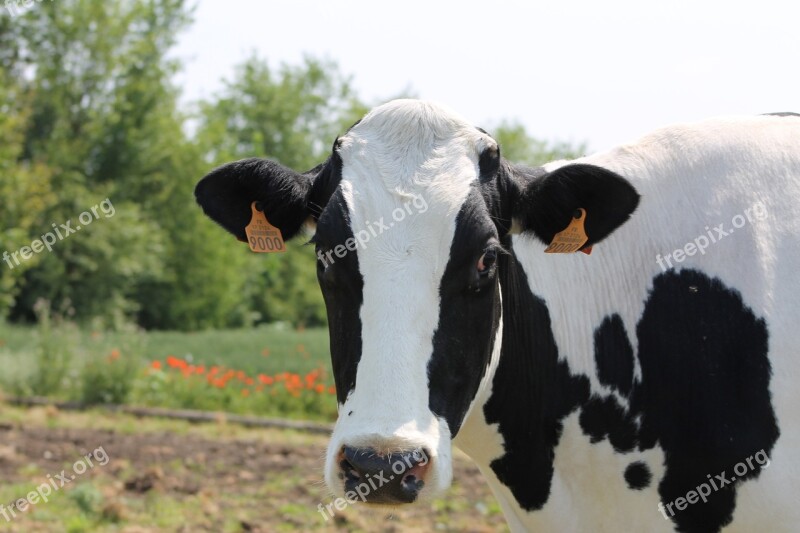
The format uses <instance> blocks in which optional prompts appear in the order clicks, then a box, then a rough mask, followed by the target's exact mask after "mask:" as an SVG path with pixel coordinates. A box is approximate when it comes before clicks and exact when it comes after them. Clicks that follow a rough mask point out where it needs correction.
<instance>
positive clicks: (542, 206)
mask: <svg viewBox="0 0 800 533" xmlns="http://www.w3.org/2000/svg"><path fill="white" fill-rule="evenodd" d="M638 205H639V194H638V193H637V192H636V189H634V188H633V186H631V184H630V183H628V181H627V180H626V179H625V178H623V177H622V176H620V175H618V174H615V173H614V172H611V171H610V170H606V169H604V168H601V167H597V166H594V165H584V164H575V165H566V166H563V167H561V168H559V169H556V170H554V171H553V172H549V173H547V174H545V175H543V176H541V177H537V178H535V179H533V180H531V181H530V182H529V183H528V184H527V185H526V186H525V188H524V189H523V191H522V196H521V198H520V199H519V200H518V201H517V202H516V205H515V209H514V212H513V217H514V218H515V219H518V220H520V222H521V224H522V229H523V231H531V232H533V234H534V235H536V237H537V238H538V239H539V240H540V241H542V242H543V243H545V244H549V243H550V241H552V240H553V236H554V235H555V234H556V233H558V232H560V231H562V230H564V229H565V228H566V227H567V226H568V225H569V223H570V221H571V220H572V217H573V216H574V214H575V211H576V210H577V209H578V208H579V207H582V208H584V209H585V210H586V220H585V222H584V228H585V230H586V235H587V236H588V237H589V240H588V241H587V243H586V246H591V245H593V244H595V243H597V242H600V241H601V240H603V239H605V238H606V237H607V236H608V235H609V234H610V233H611V232H613V231H614V230H615V229H617V228H618V227H619V226H620V225H622V224H623V223H624V222H625V221H626V220H628V217H630V216H631V214H632V213H633V212H634V210H635V209H636V207H637V206H638Z"/></svg>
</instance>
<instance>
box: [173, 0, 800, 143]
mask: <svg viewBox="0 0 800 533" xmlns="http://www.w3.org/2000/svg"><path fill="white" fill-rule="evenodd" d="M740 6H741V7H740ZM195 15H196V16H195V23H194V25H193V26H192V28H191V29H190V30H189V31H188V32H187V33H185V34H183V35H182V37H181V39H180V41H179V46H178V50H177V52H178V55H179V57H181V58H182V59H184V61H185V63H186V66H185V70H184V72H183V74H182V75H181V76H180V77H179V78H178V83H179V84H180V86H181V87H182V89H183V91H184V96H185V98H186V99H187V100H193V99H197V98H200V97H205V96H210V95H212V94H214V93H215V92H216V91H217V90H219V88H220V80H221V79H222V78H230V77H231V75H232V73H233V67H234V65H236V64H238V63H240V62H241V61H242V60H243V59H245V58H246V57H247V56H248V55H249V54H250V53H251V52H252V51H257V52H258V53H259V54H260V55H261V56H263V57H266V58H268V59H269V61H270V62H271V64H272V65H273V66H275V65H278V64H280V63H281V62H288V63H298V62H299V61H301V59H302V57H303V54H310V55H312V56H316V57H324V58H329V59H333V60H335V61H336V62H337V63H338V64H339V66H340V68H341V70H342V72H343V73H345V74H347V75H351V76H352V79H353V84H354V86H355V88H356V89H357V91H358V93H359V95H360V96H361V97H362V98H363V99H364V100H366V101H368V102H370V103H372V102H376V101H380V100H383V99H386V98H389V97H391V96H393V95H396V94H398V93H400V92H402V91H404V90H407V89H411V90H412V91H413V92H415V93H416V94H417V95H418V96H419V97H420V98H424V99H430V100H436V101H439V102H442V103H445V104H447V105H449V106H450V107H452V108H453V109H455V110H456V111H458V112H459V113H461V114H462V115H464V116H465V117H466V118H467V119H469V120H470V121H472V122H473V123H475V124H476V125H481V126H484V127H488V128H491V126H492V125H494V124H497V123H498V122H499V121H500V120H501V119H503V118H507V119H518V120H519V121H520V122H522V123H523V124H524V125H525V127H526V128H527V129H528V131H529V132H530V133H531V134H533V135H534V136H536V137H539V138H542V139H548V140H567V141H575V142H578V141H587V142H588V144H589V147H590V150H591V151H594V150H600V149H605V148H609V147H612V146H614V145H616V144H618V143H621V142H625V141H630V140H634V139H635V138H637V137H638V136H640V135H642V134H644V133H646V132H648V131H649V130H651V129H654V128H656V127H659V126H662V125H665V124H668V123H671V122H679V121H684V120H694V119H700V118H704V117H708V116H713V115H720V114H737V113H738V114H742V113H743V114H755V113H764V112H771V111H789V110H791V111H798V112H800V3H798V2H796V1H795V0H783V1H775V0H766V1H765V0H758V1H750V2H741V1H738V0H728V1H726V2H721V1H709V2H706V1H703V0H695V1H683V0H681V1H670V2H664V1H658V2H652V1H647V0H637V1H615V0H606V1H602V0H594V1H580V0H550V1H541V0H528V1H522V0H496V1H489V0H484V1H481V2H473V1H460V2H456V1H437V0H425V1H418V0H403V1H393V2H386V1H379V0H372V1H362V0H358V1H354V0H336V1H331V0H321V1H316V0H286V1H281V2H278V1H272V0H266V1H265V0H260V1H259V0H199V1H198V7H197V10H196V14H195Z"/></svg>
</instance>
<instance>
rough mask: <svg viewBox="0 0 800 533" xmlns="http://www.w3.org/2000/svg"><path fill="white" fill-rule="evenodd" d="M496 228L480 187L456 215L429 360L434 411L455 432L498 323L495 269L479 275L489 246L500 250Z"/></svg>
mask: <svg viewBox="0 0 800 533" xmlns="http://www.w3.org/2000/svg"><path fill="white" fill-rule="evenodd" d="M499 245H500V242H499V240H498V239H497V231H496V229H495V227H494V224H492V221H491V219H490V218H489V216H488V213H487V211H486V206H485V204H484V200H483V197H482V196H481V195H480V193H479V191H478V190H477V189H473V191H472V192H471V193H470V194H469V196H468V197H467V200H466V202H465V203H464V205H463V206H462V207H461V211H460V212H459V214H458V217H457V218H456V232H455V236H454V238H453V242H452V244H451V246H450V259H449V261H448V262H447V267H446V268H445V272H444V275H443V276H442V281H441V285H440V288H439V295H440V297H441V304H440V306H439V327H438V328H437V329H436V332H435V334H434V337H433V354H432V356H431V359H430V362H429V363H428V384H429V386H428V388H429V400H428V403H429V405H430V409H431V411H432V412H433V413H435V414H436V415H438V416H442V417H444V419H445V420H447V424H448V427H449V428H450V434H451V435H452V436H455V435H456V434H457V433H458V430H459V429H460V427H461V423H462V422H463V421H464V416H465V415H466V413H467V409H468V408H469V405H470V403H471V402H472V400H473V399H474V397H475V394H476V392H477V390H478V385H480V381H481V379H482V378H483V375H484V374H485V372H486V367H487V365H488V364H489V361H490V359H491V353H492V347H493V345H494V332H495V331H497V327H498V323H499V321H500V312H501V309H500V294H499V290H498V283H497V268H496V267H495V268H493V269H490V270H491V271H490V272H488V273H487V275H485V276H479V275H478V272H477V263H478V259H479V258H480V256H481V254H482V253H483V252H484V251H485V250H486V249H487V247H493V248H497V247H499Z"/></svg>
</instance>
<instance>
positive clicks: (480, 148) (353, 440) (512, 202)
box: [196, 100, 638, 503]
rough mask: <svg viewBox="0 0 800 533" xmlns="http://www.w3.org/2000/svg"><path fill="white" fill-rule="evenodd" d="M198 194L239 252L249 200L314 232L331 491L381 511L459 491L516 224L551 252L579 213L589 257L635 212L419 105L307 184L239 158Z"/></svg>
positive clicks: (338, 154) (610, 183)
mask: <svg viewBox="0 0 800 533" xmlns="http://www.w3.org/2000/svg"><path fill="white" fill-rule="evenodd" d="M196 197H197V201H198V203H199V204H200V205H201V206H202V208H203V210H204V211H205V213H206V214H207V215H208V216H209V217H211V218H212V219H214V220H215V221H216V222H218V223H219V224H220V225H222V226H223V227H224V228H225V229H227V230H228V231H230V232H231V233H233V234H234V235H236V236H237V237H239V238H240V239H244V238H245V231H244V228H245V226H246V225H247V223H248V221H249V219H250V214H251V210H250V205H251V203H252V202H253V201H257V202H259V203H260V207H261V208H262V209H263V211H264V213H265V215H266V217H267V219H268V220H269V221H270V222H271V223H272V224H273V225H275V226H277V227H278V228H280V230H281V232H282V233H283V235H284V237H285V238H287V239H288V238H291V237H293V236H295V235H296V234H297V233H298V232H299V231H300V229H301V227H302V226H303V225H304V223H310V224H311V226H312V227H314V228H315V233H314V236H313V238H312V242H313V243H314V244H315V246H316V254H317V276H318V279H319V284H320V287H321V289H322V293H323V295H324V298H325V303H326V306H327V312H328V320H329V325H330V340H331V343H330V344H331V358H332V364H333V372H334V376H335V380H336V389H337V394H338V402H339V419H338V421H337V423H336V427H335V429H334V432H333V435H332V437H331V441H330V445H329V448H328V454H327V463H326V471H325V480H326V482H327V484H328V486H329V487H330V488H331V489H332V490H333V491H334V492H335V493H337V494H344V493H345V492H346V491H353V492H354V493H358V495H359V496H361V497H362V499H365V500H366V501H368V502H372V503H407V502H412V501H415V500H416V499H417V498H418V497H420V496H425V495H427V494H435V493H436V492H438V491H440V490H442V489H444V488H446V487H447V486H448V485H449V483H450V480H451V459H450V458H451V440H452V439H453V438H454V437H455V435H456V434H457V433H458V431H459V429H460V427H461V426H462V423H463V422H464V420H465V417H467V416H468V413H469V412H470V409H471V406H472V405H473V403H474V400H475V398H476V395H477V394H478V392H479V389H481V388H482V387H485V386H486V383H487V381H488V380H489V379H490V377H491V376H490V373H491V368H492V363H493V360H495V359H496V357H497V354H498V353H499V343H500V340H499V333H500V330H501V318H502V317H501V316H500V315H501V306H500V298H501V290H500V284H499V282H498V270H499V269H500V268H503V267H502V265H503V264H504V263H503V260H502V259H503V258H502V256H503V254H506V253H509V249H510V246H511V241H510V238H509V234H510V233H511V232H512V227H513V228H514V230H513V231H519V232H523V233H529V234H530V235H532V236H535V237H536V238H538V239H540V240H542V241H544V242H549V241H550V240H551V239H552V238H553V235H554V234H555V233H557V232H559V231H561V230H563V229H564V228H565V227H566V226H567V225H568V223H569V221H570V220H571V218H572V216H573V214H574V213H575V211H576V209H577V208H579V207H582V208H585V209H586V210H587V212H588V213H589V215H588V216H587V218H586V232H587V235H588V236H589V239H590V240H589V242H587V246H588V245H591V244H593V243H595V242H597V241H599V240H601V239H603V238H604V237H606V236H607V235H608V234H609V233H610V232H611V231H613V230H614V229H615V228H616V227H618V226H619V225H620V224H622V223H623V222H624V221H625V220H626V219H627V218H628V216H629V215H630V214H631V212H632V211H633V210H634V209H635V207H636V205H637V202H638V195H637V194H636V192H635V191H634V190H633V188H632V187H631V186H630V185H629V184H628V183H627V182H626V181H625V180H624V179H622V178H621V177H619V176H617V175H616V174H613V173H611V172H609V171H607V170H603V169H600V168H597V167H592V166H589V165H567V166H563V167H561V168H559V169H557V170H554V171H552V172H546V171H545V170H542V169H524V168H521V167H514V166H512V165H510V164H508V163H507V162H505V161H504V160H502V159H501V157H500V149H499V147H498V144H497V142H496V141H495V140H494V139H493V138H492V137H491V136H489V135H488V134H487V133H485V132H484V131H482V130H480V129H477V128H475V127H473V126H471V125H470V124H468V123H467V122H465V121H464V120H463V119H461V118H460V117H459V116H458V115H456V114H454V113H452V112H451V111H449V110H447V109H445V108H442V107H440V106H438V105H433V104H430V103H424V102H418V101H413V100H397V101H393V102H390V103H388V104H385V105H383V106H380V107H378V108H376V109H374V110H373V111H371V112H370V113H369V114H367V115H366V116H365V117H364V118H363V119H362V120H361V121H360V122H359V123H357V124H356V125H355V126H353V127H352V128H351V129H350V130H349V131H348V132H347V133H345V134H344V135H342V136H341V137H339V138H338V139H337V140H336V142H335V144H334V146H333V150H332V154H331V156H330V157H329V158H328V160H327V161H326V162H324V163H323V164H321V165H319V166H317V167H316V168H314V169H312V170H310V171H308V172H306V173H304V174H300V173H297V172H295V171H293V170H290V169H287V168H285V167H283V166H281V165H279V164H277V163H275V162H272V161H267V160H260V159H248V160H243V161H237V162H234V163H230V164H227V165H224V166H222V167H220V168H217V169H216V170H214V171H212V172H211V173H210V174H208V175H207V176H206V177H204V178H203V179H202V181H200V183H199V184H198V185H197V189H196ZM365 487H366V488H365ZM362 492H366V494H362Z"/></svg>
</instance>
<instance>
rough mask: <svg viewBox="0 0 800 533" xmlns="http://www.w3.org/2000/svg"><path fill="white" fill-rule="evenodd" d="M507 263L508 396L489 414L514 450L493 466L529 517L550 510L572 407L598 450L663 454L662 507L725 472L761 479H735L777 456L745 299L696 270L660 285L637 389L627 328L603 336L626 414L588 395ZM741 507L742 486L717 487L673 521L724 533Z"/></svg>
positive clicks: (632, 483)
mask: <svg viewBox="0 0 800 533" xmlns="http://www.w3.org/2000/svg"><path fill="white" fill-rule="evenodd" d="M503 259H504V263H505V264H503V265H501V275H500V280H501V284H502V287H503V316H504V333H503V348H502V356H501V359H500V362H499V365H498V368H497V373H496V375H495V378H494V383H493V390H495V391H502V392H500V393H499V394H494V395H493V396H492V397H491V398H490V400H489V401H488V402H487V404H486V407H485V412H484V414H485V417H486V421H487V423H489V424H492V423H496V422H499V430H500V432H501V434H502V435H503V438H504V441H505V452H506V453H505V454H504V455H503V457H501V458H499V459H496V460H495V461H493V462H492V463H491V465H490V466H491V468H492V470H494V472H495V474H496V475H497V477H498V479H499V480H500V481H501V482H502V483H503V484H504V485H506V486H507V487H508V488H509V489H510V490H511V492H512V494H513V495H514V497H515V499H516V500H517V502H518V503H519V505H520V506H521V507H522V508H523V509H525V510H528V511H531V510H535V509H540V508H541V507H542V506H543V505H544V504H545V503H546V502H547V499H548V497H549V494H550V483H551V480H552V476H553V453H554V450H555V448H556V446H557V445H558V440H559V438H560V435H561V431H562V420H563V419H564V417H566V416H567V415H569V413H570V412H572V411H573V410H575V409H580V416H579V422H580V425H581V429H582V431H583V432H584V433H585V434H586V435H587V436H588V437H589V438H590V441H591V442H592V443H598V442H601V441H603V440H605V439H608V440H609V443H610V444H611V445H612V446H613V447H614V450H615V451H616V452H617V453H628V452H632V451H635V450H637V449H638V450H639V451H644V450H647V449H650V448H653V447H655V446H660V447H661V448H662V449H663V450H664V455H665V474H664V477H663V479H662V480H661V482H660V483H659V487H658V491H659V495H660V499H661V501H662V502H663V503H664V504H665V505H666V504H669V503H672V502H674V501H675V500H676V499H677V498H679V497H685V496H686V494H687V493H688V492H689V491H691V490H695V489H696V488H697V487H698V486H699V485H700V484H702V483H708V482H709V480H708V476H709V475H710V476H711V478H712V479H713V478H714V476H715V475H717V474H720V473H722V472H725V473H727V475H728V479H730V477H731V476H734V477H736V478H737V481H744V480H747V479H751V478H755V477H757V476H758V475H759V473H760V469H761V467H759V466H757V463H755V462H754V463H753V464H754V465H756V468H755V469H753V470H750V469H748V472H747V474H745V475H744V476H742V477H741V478H739V477H738V476H735V474H734V473H733V468H734V466H735V465H736V464H737V463H740V462H744V461H745V460H746V459H747V458H749V457H752V456H754V455H755V454H756V453H757V452H759V451H760V450H764V452H765V453H766V454H767V455H769V454H770V452H771V450H772V448H773V446H774V444H775V442H776V440H777V438H778V435H779V431H778V427H777V421H776V419H775V414H774V411H773V409H772V404H771V401H770V394H769V379H770V375H771V371H770V364H769V360H768V358H767V354H768V342H767V340H768V335H767V328H766V324H765V322H764V320H763V319H758V318H756V316H755V315H754V314H753V312H752V311H751V310H750V309H748V308H747V307H745V305H744V303H743V302H742V299H741V296H740V295H739V293H738V292H736V291H734V290H732V289H730V288H728V287H726V286H725V285H724V284H722V283H721V282H720V281H719V280H717V279H712V278H709V277H708V276H706V275H705V274H703V273H700V272H697V271H692V270H683V271H681V272H680V273H676V272H675V271H668V272H666V273H664V274H660V275H659V276H657V277H656V278H655V279H654V283H653V289H652V291H651V292H650V294H649V296H648V300H647V302H646V305H645V310H644V312H643V314H642V317H641V319H640V321H639V323H638V324H637V328H636V334H637V337H638V346H639V353H638V357H639V363H640V365H641V372H642V380H641V381H640V382H635V383H633V359H632V357H633V349H632V347H631V343H630V340H629V337H628V334H627V332H626V331H625V327H624V325H623V323H622V320H621V318H620V317H619V316H618V315H611V316H608V317H606V318H605V319H604V320H603V321H602V323H601V324H600V325H599V326H598V328H597V330H596V331H595V335H594V338H595V356H596V358H597V366H598V373H599V375H600V376H602V377H601V381H602V382H603V383H604V384H606V385H608V386H610V387H612V388H614V389H616V390H617V391H618V392H620V394H621V396H622V397H623V398H628V399H629V400H630V406H623V405H620V403H619V401H618V400H617V397H616V396H614V395H595V394H593V395H590V394H589V387H588V380H587V379H586V377H585V376H573V375H571V374H570V372H569V369H568V368H567V366H566V364H565V363H563V362H558V352H557V347H556V345H555V341H554V339H553V334H552V331H551V323H550V318H549V313H548V310H547V308H546V306H545V304H544V302H543V301H542V300H541V299H539V298H537V297H536V296H534V295H533V294H532V293H531V292H530V290H529V287H528V285H527V281H526V280H525V274H524V272H522V271H521V269H520V268H519V266H518V265H517V264H516V261H515V258H514V256H513V255H511V256H509V257H508V258H503ZM607 359H608V360H607ZM630 383H633V386H631V385H630ZM624 478H625V480H626V482H627V484H628V486H629V487H630V488H631V489H633V490H641V489H644V488H646V487H647V486H648V485H649V484H650V481H651V479H652V473H651V472H650V470H649V468H648V467H647V465H646V464H644V463H642V462H634V463H632V464H631V465H629V466H628V467H627V468H626V470H625V472H624ZM735 497H736V485H735V484H729V485H726V486H724V487H720V488H719V490H714V491H712V493H711V495H710V496H708V502H707V503H702V501H701V502H699V503H696V504H693V505H688V506H687V507H686V509H685V510H684V511H678V510H677V508H676V507H675V506H674V505H673V506H672V511H673V513H674V516H671V519H672V520H673V521H674V523H675V525H676V529H677V530H678V531H719V530H720V529H721V528H722V527H724V526H725V525H726V524H728V523H730V522H731V520H732V518H733V511H734V508H735Z"/></svg>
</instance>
